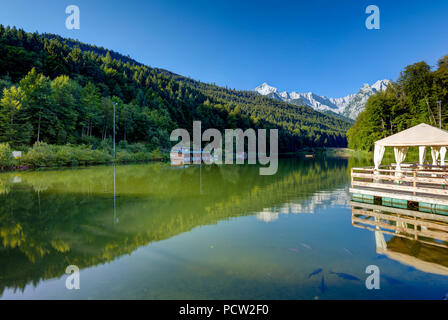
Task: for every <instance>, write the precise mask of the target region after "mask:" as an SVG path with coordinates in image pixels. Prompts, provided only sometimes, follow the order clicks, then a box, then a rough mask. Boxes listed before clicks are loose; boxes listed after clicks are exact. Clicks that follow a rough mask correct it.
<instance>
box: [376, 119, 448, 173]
mask: <svg viewBox="0 0 448 320" xmlns="http://www.w3.org/2000/svg"><path fill="white" fill-rule="evenodd" d="M447 146H448V131H446V130H443V129H439V128H436V127H433V126H430V125H428V124H425V123H421V124H419V125H416V126H414V127H412V128H409V129H406V130H403V131H401V132H398V133H396V134H394V135H391V136H389V137H386V138H384V139H381V140H378V141H376V142H375V151H374V156H373V157H374V159H373V160H374V163H375V170H378V169H379V167H380V165H381V161H382V159H383V156H384V151H385V149H386V147H393V148H394V153H395V162H396V171H401V164H402V163H403V162H404V160H405V158H406V153H407V151H408V148H409V147H418V148H419V164H420V165H423V162H424V160H425V153H426V147H430V148H431V156H432V164H433V165H434V166H436V165H438V158H439V156H440V158H441V160H440V165H442V166H443V165H445V155H446V147H447Z"/></svg>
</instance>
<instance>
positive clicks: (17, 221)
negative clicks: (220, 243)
mask: <svg viewBox="0 0 448 320" xmlns="http://www.w3.org/2000/svg"><path fill="white" fill-rule="evenodd" d="M347 181H348V177H347V161H346V159H321V160H320V161H296V160H284V161H281V162H280V165H279V170H278V173H277V174H276V175H275V176H260V175H259V170H258V167H256V166H229V165H223V166H203V167H200V166H199V167H196V166H191V167H188V168H172V167H170V166H169V165H166V164H162V163H155V164H149V165H148V164H146V165H127V166H116V167H115V166H113V167H108V166H102V167H92V168H84V169H73V170H71V169H68V170H54V171H41V172H22V173H7V174H2V175H0V202H1V206H0V237H1V242H2V248H1V249H0V268H1V278H0V294H1V293H2V292H3V291H4V290H5V289H6V288H13V289H20V290H23V289H24V288H25V286H26V285H27V284H30V283H31V284H33V285H37V284H38V283H39V282H40V281H42V280H46V279H52V278H57V277H60V276H61V275H63V274H64V270H65V267H66V266H67V265H68V264H74V265H77V266H78V267H79V268H80V269H85V268H87V267H91V266H96V265H101V264H104V263H108V262H112V261H114V260H116V259H117V258H118V257H121V256H123V255H125V254H129V253H131V252H133V251H135V250H136V249H137V248H139V247H142V246H146V245H147V244H149V243H151V242H158V241H161V240H164V239H169V238H171V237H173V236H175V235H179V234H182V233H186V232H189V231H191V230H193V229H194V228H196V227H198V226H203V225H213V224H216V223H217V222H218V221H222V220H228V219H230V218H235V217H242V216H249V215H255V214H257V213H259V212H262V211H263V210H265V208H273V210H278V212H281V213H284V212H300V211H309V208H310V206H311V205H314V206H316V205H319V203H323V202H322V201H323V198H322V196H323V195H324V194H325V192H323V191H325V190H327V191H331V190H335V189H340V188H341V187H343V186H345V184H346V183H347ZM313 199H314V200H313ZM307 208H308V209H307Z"/></svg>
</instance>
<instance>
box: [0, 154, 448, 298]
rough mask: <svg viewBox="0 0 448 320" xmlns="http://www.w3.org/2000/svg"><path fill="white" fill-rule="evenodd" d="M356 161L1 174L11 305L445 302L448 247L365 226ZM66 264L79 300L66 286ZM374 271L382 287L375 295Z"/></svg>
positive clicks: (4, 274) (1, 270)
mask: <svg viewBox="0 0 448 320" xmlns="http://www.w3.org/2000/svg"><path fill="white" fill-rule="evenodd" d="M355 164H356V160H355V159H346V158H337V157H329V156H321V157H317V158H314V159H305V158H302V159H281V160H280V161H279V168H278V172H277V174H275V175H273V176H260V175H259V171H258V167H257V166H255V165H222V166H216V165H203V166H202V167H201V166H189V167H172V166H170V165H169V164H167V163H150V164H132V165H120V166H116V167H113V166H95V167H88V168H76V169H63V170H45V171H32V172H13V173H3V174H0V204H1V206H0V241H1V242H2V245H1V247H0V297H1V298H2V299H437V300H440V299H442V297H443V296H444V295H445V293H446V292H447V291H448V276H447V274H448V273H445V272H447V270H448V249H447V248H446V245H447V244H448V242H446V241H436V240H434V246H433V245H432V243H431V241H429V240H428V241H426V243H423V242H420V241H414V240H409V239H407V238H403V237H400V236H396V235H394V234H386V233H384V234H382V233H381V235H380V233H379V232H376V231H375V230H377V229H375V226H374V227H373V229H371V230H369V229H366V228H360V227H357V226H356V224H355V223H354V221H353V220H354V217H355V218H357V217H358V215H356V216H355V215H354V212H353V208H352V205H351V204H350V200H351V197H350V194H349V193H348V188H349V183H350V167H351V166H353V165H355ZM357 165H358V164H357ZM114 177H115V178H114ZM360 206H361V207H362V205H360ZM385 211H387V208H385ZM375 212H380V210H377V211H375ZM360 217H361V216H360ZM361 218H362V217H361ZM378 228H379V227H378ZM379 235H380V236H382V237H383V239H384V243H385V244H386V245H387V247H388V248H389V251H390V254H387V253H384V252H379V250H378V236H379ZM428 243H429V244H428ZM68 265H76V266H78V267H79V269H80V289H79V290H68V289H67V288H66V285H65V283H66V279H67V277H68V275H67V274H66V273H65V270H66V267H67V266H68ZM369 265H375V266H377V267H378V268H379V270H380V271H381V287H380V289H379V290H368V289H367V288H366V284H365V280H366V278H367V277H368V276H369V274H366V268H367V266H369Z"/></svg>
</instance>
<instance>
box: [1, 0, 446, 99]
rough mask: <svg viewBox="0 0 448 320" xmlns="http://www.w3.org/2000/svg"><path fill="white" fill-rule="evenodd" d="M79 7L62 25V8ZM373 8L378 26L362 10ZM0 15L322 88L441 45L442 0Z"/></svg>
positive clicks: (206, 4) (46, 7)
mask: <svg viewBox="0 0 448 320" xmlns="http://www.w3.org/2000/svg"><path fill="white" fill-rule="evenodd" d="M71 4H75V5H77V6H78V7H79V8H80V11H81V29H80V30H67V29H66V28H65V19H66V17H67V15H66V13H65V8H66V6H68V5H71ZM370 4H374V5H377V6H378V7H379V8H380V19H381V20H380V23H381V24H380V27H381V29H380V30H368V29H367V28H366V27H365V20H366V18H367V16H368V14H366V13H365V9H366V7H367V6H368V5H370ZM0 23H1V24H4V25H11V26H12V25H15V26H17V27H20V28H23V29H24V30H25V31H38V32H50V33H56V34H59V35H62V36H65V37H71V38H75V39H78V40H80V41H83V42H86V43H90V44H96V45H99V46H103V47H106V48H108V49H113V50H115V51H118V52H120V53H122V54H125V55H127V54H129V55H130V56H131V57H132V58H134V59H136V60H137V61H139V62H142V63H145V64H147V65H150V66H153V67H161V68H165V69H168V70H170V71H173V72H176V73H178V74H182V75H186V76H190V77H192V78H194V79H198V80H201V81H204V82H214V83H216V84H218V85H222V86H228V87H230V88H236V89H253V88H254V87H256V86H257V85H259V84H261V83H262V82H267V83H269V84H270V85H273V86H276V87H278V88H279V89H281V90H287V91H299V92H308V91H313V92H315V93H317V94H321V95H326V96H330V97H339V96H345V95H347V94H349V93H353V92H356V91H357V90H358V89H359V88H360V87H361V85H362V84H363V83H373V82H374V81H376V80H378V79H393V80H395V79H396V78H397V77H398V76H399V73H400V71H401V70H402V69H403V67H404V66H406V65H408V64H411V63H414V62H417V61H421V60H425V61H426V62H428V63H429V64H430V65H435V64H436V63H437V60H438V59H439V58H440V57H441V56H443V55H445V54H448V1H447V0H425V1H420V0H403V1H402V0H393V1H391V0H369V1H364V0H339V1H335V0H328V1H323V0H318V1H314V0H313V1H299V0H297V1H278V0H277V1H274V0H271V1H264V0H256V1H255V0H237V1H234V0H225V1H222V0H182V1H180V0H172V1H170V0H127V1H124V0H120V1H115V0H109V1H92V0H86V1H82V0H69V1H64V0H53V1H45V0H40V1H23V0H0Z"/></svg>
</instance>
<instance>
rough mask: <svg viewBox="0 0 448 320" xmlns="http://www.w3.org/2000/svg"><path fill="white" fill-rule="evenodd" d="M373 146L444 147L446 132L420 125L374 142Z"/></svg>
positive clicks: (446, 143) (446, 142) (447, 139)
mask: <svg viewBox="0 0 448 320" xmlns="http://www.w3.org/2000/svg"><path fill="white" fill-rule="evenodd" d="M375 146H384V147H419V146H427V147H446V146H448V131H446V130H443V129H439V128H436V127H433V126H430V125H429V124H426V123H420V124H419V125H416V126H414V127H411V128H409V129H406V130H403V131H400V132H398V133H396V134H393V135H391V136H389V137H386V138H384V139H381V140H378V141H376V142H375Z"/></svg>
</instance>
